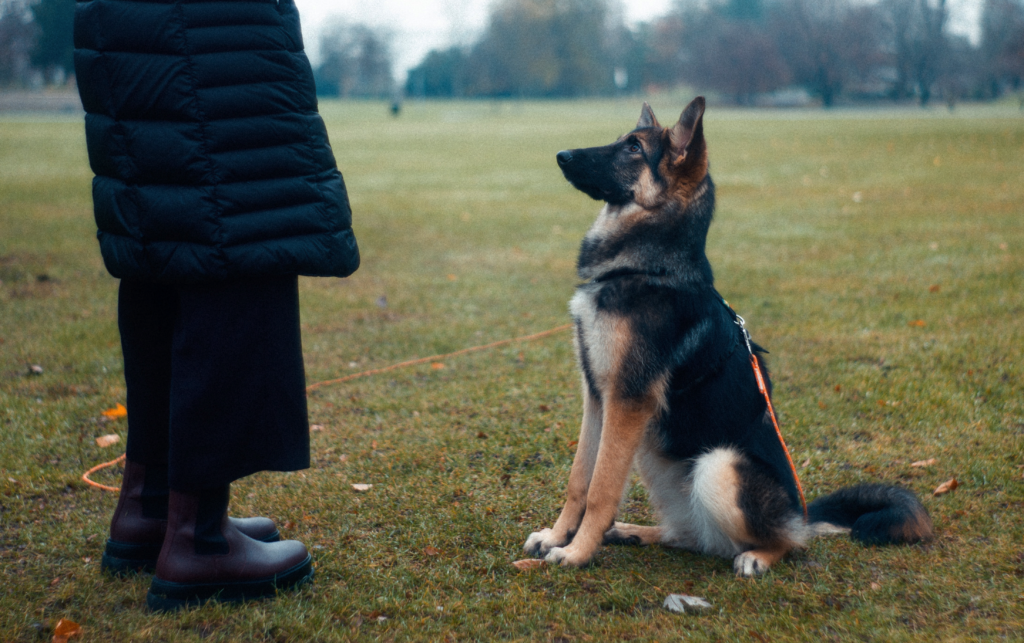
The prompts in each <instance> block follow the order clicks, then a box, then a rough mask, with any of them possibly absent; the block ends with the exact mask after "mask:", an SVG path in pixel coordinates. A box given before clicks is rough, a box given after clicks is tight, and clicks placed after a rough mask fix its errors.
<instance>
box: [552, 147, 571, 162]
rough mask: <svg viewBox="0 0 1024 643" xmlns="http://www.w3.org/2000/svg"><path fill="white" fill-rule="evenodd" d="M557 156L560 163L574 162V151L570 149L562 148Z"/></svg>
mask: <svg viewBox="0 0 1024 643" xmlns="http://www.w3.org/2000/svg"><path fill="white" fill-rule="evenodd" d="M555 158H556V159H558V164H559V165H566V164H567V163H571V162H572V152H570V151H569V150H562V151H561V152H559V153H558V154H556V155H555Z"/></svg>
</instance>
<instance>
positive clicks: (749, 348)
mask: <svg viewBox="0 0 1024 643" xmlns="http://www.w3.org/2000/svg"><path fill="white" fill-rule="evenodd" d="M733 315H734V316H735V317H736V321H735V323H736V325H737V326H739V327H740V330H741V331H743V341H745V342H746V343H747V352H748V353H750V354H751V355H753V354H754V347H753V346H751V345H750V333H749V332H747V322H746V321H745V320H744V319H743V318H742V317H740V316H739V315H738V314H737V313H736V312H735V311H733Z"/></svg>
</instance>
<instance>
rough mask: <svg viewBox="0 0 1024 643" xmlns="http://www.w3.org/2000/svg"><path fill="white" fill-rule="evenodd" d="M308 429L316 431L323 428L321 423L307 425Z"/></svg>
mask: <svg viewBox="0 0 1024 643" xmlns="http://www.w3.org/2000/svg"><path fill="white" fill-rule="evenodd" d="M309 430H310V431H316V432H319V431H323V430H324V425H323V424H311V425H309Z"/></svg>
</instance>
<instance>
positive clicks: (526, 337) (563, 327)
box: [82, 324, 572, 493]
mask: <svg viewBox="0 0 1024 643" xmlns="http://www.w3.org/2000/svg"><path fill="white" fill-rule="evenodd" d="M570 328H572V324H563V325H561V326H557V327H555V328H552V329H550V330H545V331H542V332H539V333H534V334H533V335H523V336H522V337H513V338H511V339H502V340H498V341H496V342H491V343H490V344H484V345H483V346H471V347H469V348H463V349H461V350H457V351H455V352H454V353H445V354H443V355H431V356H430V357H419V358H416V359H410V360H406V361H404V362H399V363H397V364H392V365H391V366H385V367H383V368H374V369H370V370H368V371H363V372H361V373H353V374H352V375H346V376H345V377H339V378H336V379H333V380H324V381H323V382H316V383H315V384H310V385H309V386H307V387H306V392H307V393H309V392H310V391H315V390H316V389H318V388H321V387H323V386H330V385H332V384H341V383H342V382H348V381H350V380H354V379H358V378H360V377H369V376H371V375H379V374H381V373H386V372H388V371H394V370H397V369H400V368H405V367H407V366H416V365H417V364H426V363H427V362H435V361H438V360H442V359H447V358H450V357H458V356H459V355H465V354H466V353H473V352H476V351H482V350H487V349H489V348H497V347H499V346H505V345H506V344H515V343H517V342H530V341H533V340H535V339H543V338H544V337H548V336H550V335H554V334H556V333H560V332H562V331H563V330H568V329H570ZM125 455H126V454H124V453H122V454H121V455H120V456H118V457H117V458H115V459H113V460H111V461H110V462H104V463H102V464H97V465H96V466H95V467H92V468H91V469H89V470H88V471H86V472H85V473H83V474H82V481H83V482H85V483H86V484H88V485H90V486H92V487H95V488H97V489H102V490H103V491H112V492H114V493H118V492H120V491H121V488H120V487H111V486H109V485H105V484H100V483H98V482H95V481H93V480H90V479H89V476H91V475H92V474H94V473H96V472H97V471H100V470H102V469H106V468H107V467H112V466H114V465H116V464H118V463H119V462H121V461H123V460H124V459H125Z"/></svg>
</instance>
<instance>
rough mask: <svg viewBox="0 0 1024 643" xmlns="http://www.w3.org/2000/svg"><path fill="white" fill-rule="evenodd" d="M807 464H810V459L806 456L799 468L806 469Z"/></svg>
mask: <svg viewBox="0 0 1024 643" xmlns="http://www.w3.org/2000/svg"><path fill="white" fill-rule="evenodd" d="M809 466H811V459H810V458H807V459H806V460H804V463H803V464H801V465H800V468H801V469H806V468H807V467H809Z"/></svg>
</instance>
